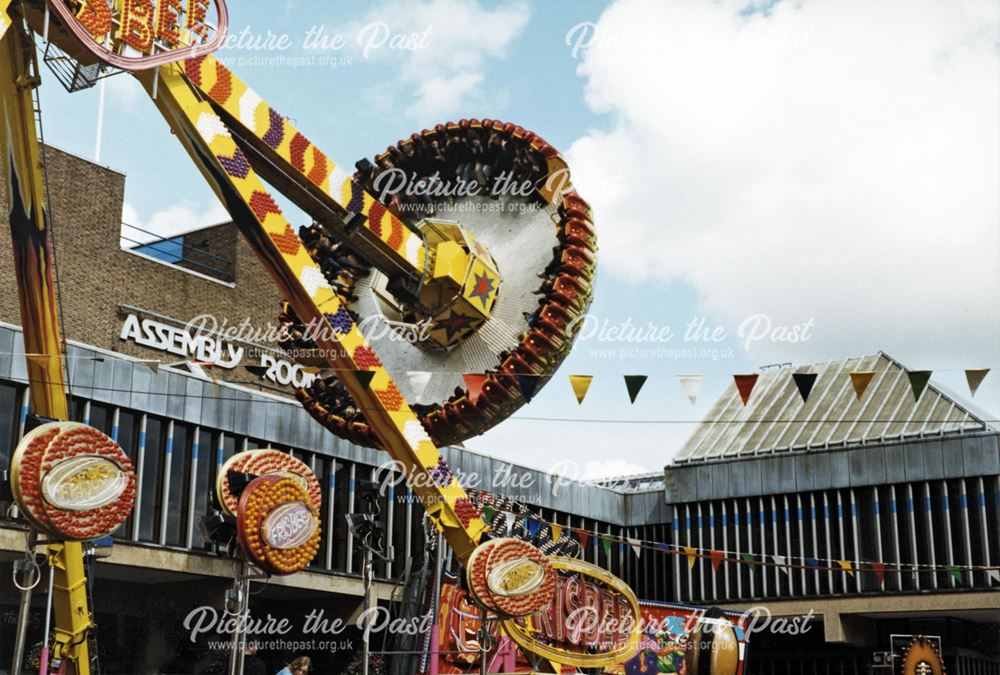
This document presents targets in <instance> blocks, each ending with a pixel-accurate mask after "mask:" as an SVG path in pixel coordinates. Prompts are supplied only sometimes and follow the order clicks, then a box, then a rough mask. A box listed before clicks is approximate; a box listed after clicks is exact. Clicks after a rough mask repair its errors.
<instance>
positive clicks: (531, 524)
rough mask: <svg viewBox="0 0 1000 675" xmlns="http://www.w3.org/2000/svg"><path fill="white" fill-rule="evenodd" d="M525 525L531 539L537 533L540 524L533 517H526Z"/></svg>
mask: <svg viewBox="0 0 1000 675" xmlns="http://www.w3.org/2000/svg"><path fill="white" fill-rule="evenodd" d="M525 525H527V527H528V536H529V537H531V538H532V539H534V538H535V536H536V535H537V534H538V530H539V529H541V527H542V524H541V523H540V522H538V521H537V520H535V519H534V518H528V519H527V521H525Z"/></svg>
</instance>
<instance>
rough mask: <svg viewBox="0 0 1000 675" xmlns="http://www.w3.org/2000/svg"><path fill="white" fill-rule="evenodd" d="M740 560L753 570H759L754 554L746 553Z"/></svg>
mask: <svg viewBox="0 0 1000 675" xmlns="http://www.w3.org/2000/svg"><path fill="white" fill-rule="evenodd" d="M740 560H742V561H743V562H745V563H746V564H747V565H750V567H752V568H753V569H757V559H756V558H755V557H754V555H753V553H744V554H743V555H741V556H740Z"/></svg>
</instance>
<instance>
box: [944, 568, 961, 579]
mask: <svg viewBox="0 0 1000 675" xmlns="http://www.w3.org/2000/svg"><path fill="white" fill-rule="evenodd" d="M944 571H945V572H947V573H948V574H950V575H951V576H952V578H953V579H954V580H955V581H957V582H958V583H962V570H960V569H958V568H957V567H955V566H954V565H945V566H944Z"/></svg>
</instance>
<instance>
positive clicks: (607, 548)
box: [601, 537, 611, 555]
mask: <svg viewBox="0 0 1000 675" xmlns="http://www.w3.org/2000/svg"><path fill="white" fill-rule="evenodd" d="M601 546H602V547H604V555H611V539H610V538H609V537H601Z"/></svg>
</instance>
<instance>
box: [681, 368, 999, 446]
mask: <svg viewBox="0 0 1000 675" xmlns="http://www.w3.org/2000/svg"><path fill="white" fill-rule="evenodd" d="M808 372H815V373H816V374H817V375H818V376H817V378H816V382H815V386H814V387H813V389H812V391H811V394H810V397H809V400H808V402H806V403H803V401H802V397H801V395H800V394H799V390H798V387H797V386H796V383H795V380H794V378H793V377H792V374H793V373H808ZM852 372H865V373H873V374H874V375H873V377H872V380H871V383H870V384H869V385H868V387H867V389H866V390H865V392H864V394H863V395H862V396H858V394H857V393H856V391H855V390H854V388H853V387H852V386H851V378H850V377H849V375H850V373H852ZM986 430H987V425H986V422H985V421H984V420H982V419H981V418H980V417H978V416H977V415H976V414H975V413H974V412H971V411H970V410H969V409H967V408H966V407H964V406H962V405H961V404H959V403H958V402H956V401H955V400H954V399H953V398H951V397H950V396H948V395H947V394H945V393H943V392H942V391H941V390H940V389H938V388H937V387H935V386H934V385H931V386H929V387H927V389H926V390H925V391H924V392H923V394H922V395H921V397H920V399H919V400H917V399H916V398H915V397H914V395H913V390H912V387H911V385H910V382H909V379H908V377H907V370H906V369H905V368H904V367H903V366H902V365H900V364H899V363H898V362H897V361H895V360H894V359H892V358H891V357H889V356H888V355H886V354H884V353H882V352H879V353H878V354H874V355H872V356H863V357H857V358H849V359H844V360H841V361H831V362H829V363H823V364H817V365H813V366H802V367H797V368H792V367H783V368H775V369H769V370H765V371H764V372H763V373H761V374H760V379H759V381H758V382H757V385H756V387H755V388H754V392H753V396H752V397H751V398H750V400H749V403H748V404H747V405H744V404H743V402H742V401H741V400H740V395H739V393H738V391H737V389H736V387H735V385H733V386H730V387H729V388H728V389H727V390H726V392H725V393H724V394H723V395H722V396H721V397H720V398H719V400H718V401H717V402H716V403H715V405H713V406H712V409H711V411H709V413H708V415H707V416H706V418H705V420H704V421H703V422H702V423H701V425H700V426H699V427H698V429H697V430H695V432H694V433H693V434H692V435H691V438H689V439H688V441H687V442H686V443H685V444H684V446H683V447H682V448H681V450H680V452H678V453H677V456H676V457H675V459H674V463H675V464H683V463H689V462H705V461H717V460H728V459H743V458H745V457H752V456H759V455H761V454H768V453H775V452H778V451H799V450H827V449H831V448H843V447H856V446H861V445H865V444H868V443H872V442H885V441H890V440H905V439H918V438H924V437H928V436H944V437H947V436H949V435H955V434H960V433H968V432H975V431H986Z"/></svg>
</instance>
